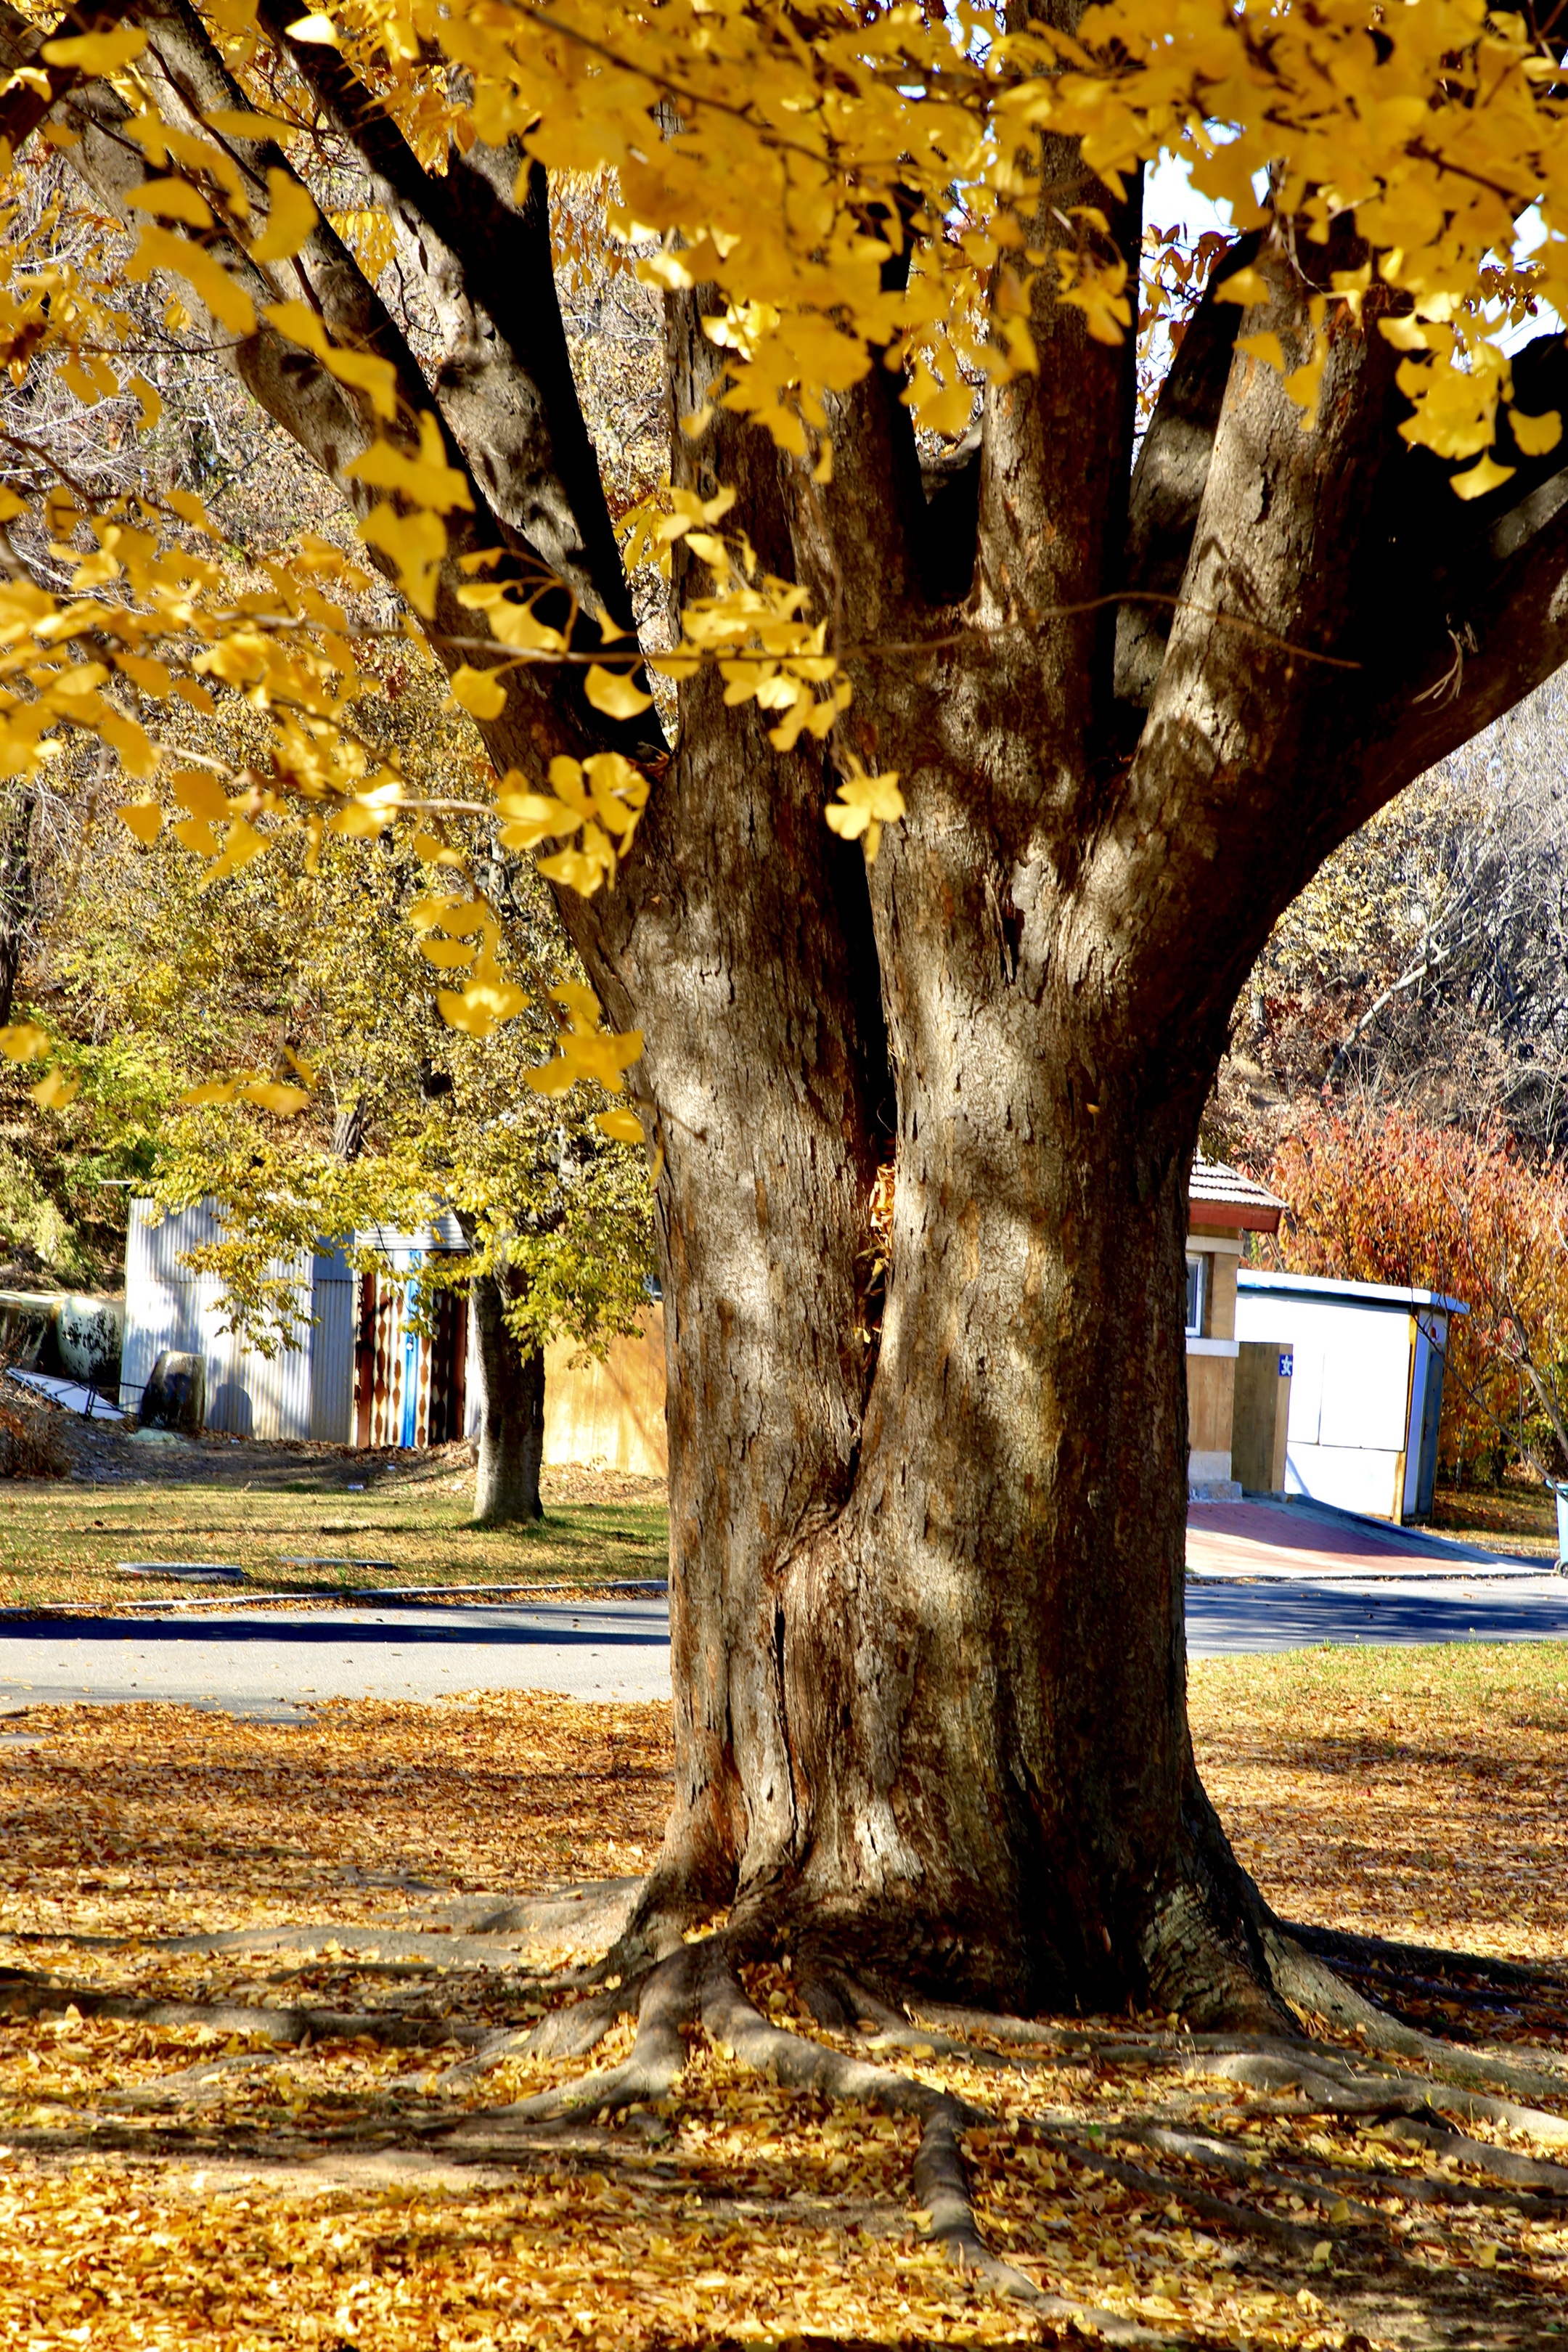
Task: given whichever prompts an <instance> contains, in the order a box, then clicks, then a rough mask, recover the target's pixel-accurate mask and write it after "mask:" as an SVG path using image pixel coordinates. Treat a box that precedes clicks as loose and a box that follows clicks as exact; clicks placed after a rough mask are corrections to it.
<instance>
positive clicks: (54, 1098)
mask: <svg viewBox="0 0 1568 2352" xmlns="http://www.w3.org/2000/svg"><path fill="white" fill-rule="evenodd" d="M30 1091H31V1093H32V1097H33V1100H34V1101H35V1102H36V1103H37V1106H38V1108H39V1109H40V1110H64V1108H65V1107H66V1105H67V1103H69V1102H75V1100H76V1098H77V1097H78V1095H79V1093H80V1092H81V1080H80V1079H79V1078H68V1077H67V1076H66V1074H65V1072H64V1071H63V1070H62V1069H61V1068H60V1066H59V1065H58V1062H57V1063H56V1065H55V1066H54V1068H53V1069H52V1070H46V1072H45V1073H44V1075H43V1076H42V1077H41V1078H40V1079H39V1080H38V1083H37V1086H36V1087H32V1088H31V1089H30Z"/></svg>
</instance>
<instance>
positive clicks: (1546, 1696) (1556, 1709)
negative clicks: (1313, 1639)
mask: <svg viewBox="0 0 1568 2352" xmlns="http://www.w3.org/2000/svg"><path fill="white" fill-rule="evenodd" d="M1187 1676H1188V1685H1189V1687H1190V1689H1191V1691H1192V1695H1193V1706H1194V1712H1196V1710H1197V1709H1198V1707H1199V1706H1200V1705H1201V1706H1203V1707H1204V1708H1205V1709H1215V1708H1220V1707H1224V1706H1228V1705H1231V1704H1236V1705H1240V1706H1260V1707H1265V1708H1267V1709H1268V1710H1270V1711H1272V1710H1273V1709H1275V1708H1278V1709H1279V1712H1280V1715H1281V1717H1282V1719H1284V1720H1286V1721H1288V1722H1291V1723H1295V1724H1305V1725H1310V1724H1311V1723H1312V1722H1313V1721H1314V1720H1315V1719H1316V1716H1315V1713H1314V1710H1319V1711H1324V1710H1326V1711H1327V1712H1329V1713H1332V1712H1333V1711H1334V1710H1335V1709H1337V1708H1339V1707H1342V1706H1345V1705H1347V1704H1348V1705H1352V1706H1353V1705H1360V1706H1367V1705H1371V1706H1373V1707H1375V1706H1377V1705H1378V1704H1379V1703H1380V1702H1382V1701H1387V1702H1388V1703H1389V1705H1390V1706H1391V1707H1392V1709H1393V1710H1394V1713H1395V1714H1396V1715H1399V1714H1401V1713H1402V1712H1403V1713H1406V1714H1407V1713H1408V1712H1409V1711H1411V1709H1412V1703H1414V1702H1416V1701H1419V1700H1421V1699H1424V1698H1426V1699H1437V1698H1441V1699H1442V1700H1443V1701H1444V1702H1445V1704H1447V1703H1455V1704H1463V1705H1465V1706H1470V1707H1483V1708H1484V1707H1485V1706H1488V1705H1489V1704H1490V1703H1497V1704H1498V1705H1500V1706H1513V1705H1516V1704H1518V1703H1519V1702H1521V1701H1524V1702H1529V1701H1531V1699H1533V1698H1539V1699H1540V1700H1541V1701H1542V1703H1543V1704H1544V1705H1545V1706H1547V1707H1548V1708H1549V1709H1550V1711H1551V1712H1552V1719H1553V1720H1554V1721H1560V1722H1561V1724H1562V1727H1563V1730H1564V1732H1568V1704H1565V1702H1568V1641H1558V1642H1440V1643H1439V1642H1433V1643H1419V1644H1416V1643H1412V1644H1409V1645H1405V1644H1404V1643H1400V1644H1398V1645H1397V1646H1396V1645H1394V1644H1392V1643H1391V1644H1390V1645H1389V1646H1388V1647H1386V1648H1374V1647H1373V1645H1372V1643H1360V1642H1357V1643H1327V1642H1325V1643H1322V1644H1321V1646H1319V1647H1318V1648H1316V1649H1310V1650H1281V1651H1279V1652H1276V1653H1275V1654H1272V1655H1264V1656H1258V1655H1256V1654H1251V1655H1248V1656H1246V1657H1239V1658H1204V1659H1201V1660H1198V1661H1196V1662H1195V1663H1194V1664H1192V1665H1190V1666H1189V1667H1188V1669H1187Z"/></svg>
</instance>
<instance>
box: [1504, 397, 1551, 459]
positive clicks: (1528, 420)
mask: <svg viewBox="0 0 1568 2352" xmlns="http://www.w3.org/2000/svg"><path fill="white" fill-rule="evenodd" d="M1508 421H1509V423H1510V425H1511V426H1512V427H1513V437H1514V442H1515V445H1516V446H1517V447H1518V449H1519V452H1520V455H1521V457H1545V456H1546V454H1547V452H1548V450H1551V449H1555V448H1556V446H1557V444H1558V443H1559V441H1561V440H1562V438H1563V418H1562V415H1561V413H1560V411H1558V410H1557V409H1555V408H1548V409H1546V410H1545V411H1544V412H1543V414H1542V415H1540V416H1526V415H1523V414H1522V413H1521V411H1520V410H1519V409H1517V408H1510V410H1509V412H1508Z"/></svg>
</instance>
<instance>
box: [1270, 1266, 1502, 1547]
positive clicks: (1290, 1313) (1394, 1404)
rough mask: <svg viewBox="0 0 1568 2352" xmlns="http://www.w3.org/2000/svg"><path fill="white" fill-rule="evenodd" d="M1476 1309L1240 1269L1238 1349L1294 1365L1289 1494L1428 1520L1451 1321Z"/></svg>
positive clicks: (1358, 1285)
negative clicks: (1285, 1353) (1246, 1345)
mask: <svg viewBox="0 0 1568 2352" xmlns="http://www.w3.org/2000/svg"><path fill="white" fill-rule="evenodd" d="M1468 1311H1469V1310H1468V1307H1465V1306H1464V1305H1463V1304H1462V1303H1461V1302H1460V1300H1458V1299H1457V1298H1445V1297H1441V1296H1440V1295H1439V1294H1438V1293H1437V1292H1436V1291H1432V1290H1405V1289H1403V1288H1401V1287H1400V1286H1397V1285H1394V1284H1389V1283H1381V1282H1340V1281H1336V1280H1331V1279H1324V1278H1323V1277H1321V1276H1312V1275H1304V1274H1265V1273H1259V1272H1254V1271H1251V1270H1246V1269H1244V1270H1243V1272H1242V1273H1241V1274H1240V1275H1239V1276H1237V1298H1236V1335H1237V1339H1260V1340H1266V1341H1268V1342H1270V1343H1272V1344H1275V1345H1278V1346H1279V1348H1281V1349H1289V1351H1290V1355H1291V1358H1292V1364H1291V1378H1290V1422H1289V1434H1288V1436H1287V1439H1286V1449H1285V1491H1286V1493H1287V1494H1289V1495H1306V1496H1310V1497H1311V1499H1312V1500H1313V1501H1314V1502H1320V1503H1332V1504H1335V1505H1336V1506H1337V1507H1339V1508H1340V1509H1341V1510H1345V1511H1361V1512H1363V1513H1365V1514H1366V1515H1367V1517H1372V1518H1378V1519H1393V1520H1395V1521H1399V1520H1404V1519H1426V1518H1429V1517H1431V1513H1432V1491H1433V1488H1434V1486H1436V1478H1437V1424H1438V1421H1439V1419H1440V1417H1441V1414H1442V1410H1443V1370H1444V1364H1445V1361H1446V1360H1447V1345H1448V1322H1449V1318H1450V1317H1452V1316H1455V1315H1465V1314H1468Z"/></svg>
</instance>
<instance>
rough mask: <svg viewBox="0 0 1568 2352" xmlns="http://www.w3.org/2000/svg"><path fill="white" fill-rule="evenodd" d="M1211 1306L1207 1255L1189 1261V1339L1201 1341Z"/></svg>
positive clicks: (1191, 1258) (1190, 1258)
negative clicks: (1209, 1306) (1205, 1320)
mask: <svg viewBox="0 0 1568 2352" xmlns="http://www.w3.org/2000/svg"><path fill="white" fill-rule="evenodd" d="M1208 1304H1209V1261H1208V1258H1207V1256H1206V1255H1204V1256H1200V1257H1189V1258H1188V1260H1187V1337H1188V1339H1202V1338H1203V1335H1204V1318H1205V1315H1206V1314H1207V1313H1208Z"/></svg>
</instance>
